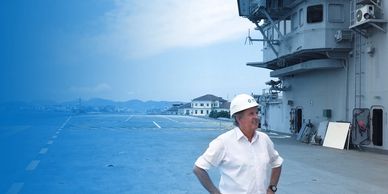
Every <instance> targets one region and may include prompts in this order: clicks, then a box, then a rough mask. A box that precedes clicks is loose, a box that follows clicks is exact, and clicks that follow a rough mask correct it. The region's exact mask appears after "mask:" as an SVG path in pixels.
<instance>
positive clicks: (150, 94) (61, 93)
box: [0, 0, 270, 102]
mask: <svg viewBox="0 0 388 194" xmlns="http://www.w3.org/2000/svg"><path fill="white" fill-rule="evenodd" d="M1 4H2V5H1V6H0V21H1V23H0V24H1V28H2V29H1V31H0V38H1V44H0V45H1V46H0V48H1V59H0V60H1V67H0V70H1V72H0V81H1V83H0V87H1V97H0V101H1V102H4V101H15V100H16V101H34V100H51V101H57V102H60V101H68V100H74V99H77V98H82V99H90V98H106V99H111V100H116V101H126V100H130V99H140V100H144V101H147V100H168V101H186V102H187V101H190V100H192V99H194V98H196V97H199V96H202V95H205V94H213V95H216V96H220V97H223V98H224V99H227V100H231V98H233V96H235V95H237V94H239V93H255V94H261V92H262V89H264V88H267V87H266V85H265V84H264V83H265V82H266V81H268V80H269V79H270V77H269V71H268V70H265V69H261V68H255V67H250V66H247V65H246V63H247V62H257V61H259V62H260V61H262V54H261V48H262V46H261V43H257V42H256V43H254V44H253V45H249V44H247V45H244V41H245V38H246V36H247V34H248V29H251V36H252V37H253V38H258V37H259V36H260V35H259V33H258V32H257V31H254V30H253V28H254V24H253V23H251V22H249V21H248V20H247V19H245V18H241V17H239V16H238V7H237V1H236V0H212V1H208V0H192V1H181V0H152V1H134V0H82V1H80V0H66V1H65V0H34V1H30V0H5V1H2V3H1Z"/></svg>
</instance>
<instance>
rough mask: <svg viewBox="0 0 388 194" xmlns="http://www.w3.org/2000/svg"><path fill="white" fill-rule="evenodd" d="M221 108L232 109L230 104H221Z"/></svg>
mask: <svg viewBox="0 0 388 194" xmlns="http://www.w3.org/2000/svg"><path fill="white" fill-rule="evenodd" d="M220 108H223V109H229V108H230V102H224V103H221V104H220Z"/></svg>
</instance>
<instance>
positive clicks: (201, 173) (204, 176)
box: [193, 166, 221, 194]
mask: <svg viewBox="0 0 388 194" xmlns="http://www.w3.org/2000/svg"><path fill="white" fill-rule="evenodd" d="M193 172H194V174H195V175H196V176H197V178H198V180H199V182H201V184H202V186H203V187H204V188H205V189H206V190H207V191H209V193H211V194H221V192H220V191H219V190H218V189H217V187H216V186H214V184H213V181H212V180H211V179H210V177H209V174H208V173H207V171H206V170H204V169H202V168H199V167H198V166H194V169H193Z"/></svg>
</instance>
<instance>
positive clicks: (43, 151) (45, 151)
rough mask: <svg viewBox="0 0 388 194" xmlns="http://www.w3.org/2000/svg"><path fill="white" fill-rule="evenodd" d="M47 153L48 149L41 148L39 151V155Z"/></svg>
mask: <svg viewBox="0 0 388 194" xmlns="http://www.w3.org/2000/svg"><path fill="white" fill-rule="evenodd" d="M47 151H48V148H42V149H40V152H39V154H45V153H47Z"/></svg>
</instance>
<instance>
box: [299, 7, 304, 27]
mask: <svg viewBox="0 0 388 194" xmlns="http://www.w3.org/2000/svg"><path fill="white" fill-rule="evenodd" d="M303 18H304V17H303V9H299V26H303V22H304V21H303Z"/></svg>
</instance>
